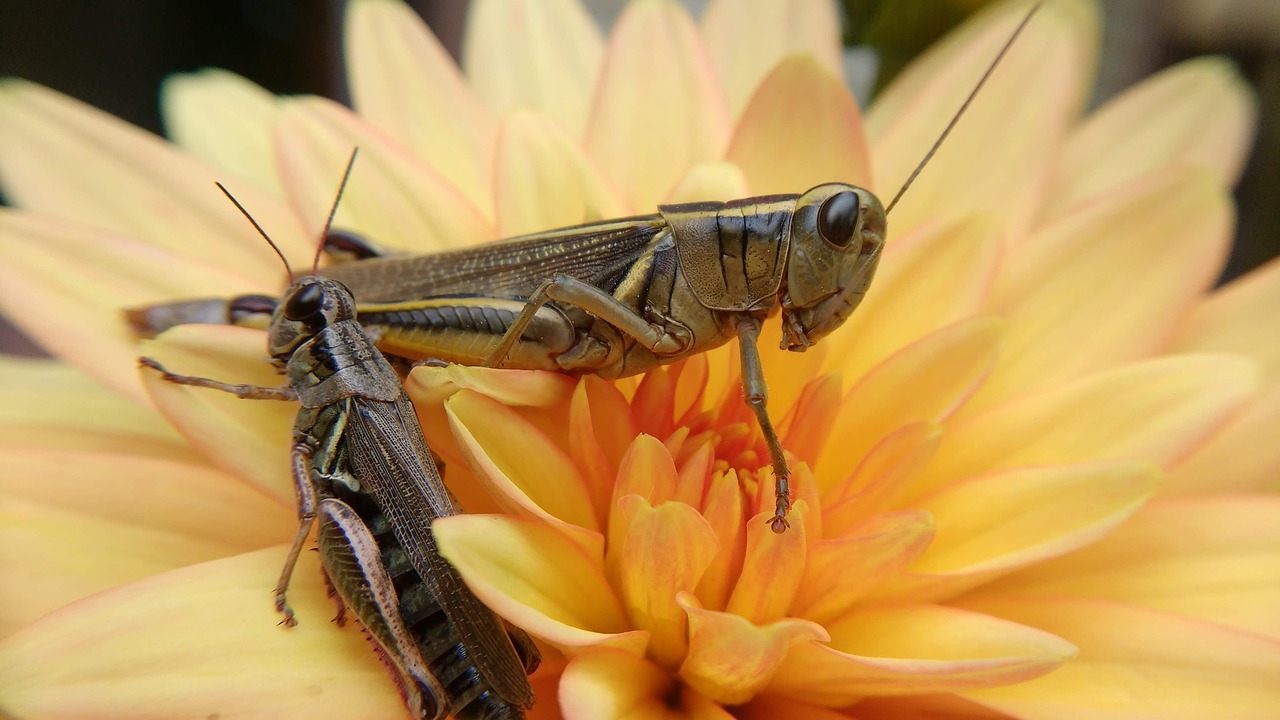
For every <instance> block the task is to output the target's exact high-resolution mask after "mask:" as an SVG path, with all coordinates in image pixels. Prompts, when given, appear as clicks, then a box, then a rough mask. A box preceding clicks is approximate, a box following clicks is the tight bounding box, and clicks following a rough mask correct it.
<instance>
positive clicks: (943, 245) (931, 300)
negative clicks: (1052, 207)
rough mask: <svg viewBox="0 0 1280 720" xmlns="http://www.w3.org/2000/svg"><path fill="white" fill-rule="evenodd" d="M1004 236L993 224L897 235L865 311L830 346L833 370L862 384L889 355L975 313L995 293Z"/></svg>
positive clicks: (962, 223) (975, 222)
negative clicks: (870, 371)
mask: <svg viewBox="0 0 1280 720" xmlns="http://www.w3.org/2000/svg"><path fill="white" fill-rule="evenodd" d="M1002 240H1003V233H1002V230H1001V228H1000V226H999V225H998V224H997V223H995V222H993V221H992V220H991V219H989V218H981V217H973V218H966V219H963V220H958V221H956V222H951V223H936V224H930V225H928V226H925V227H921V228H919V229H918V230H917V231H915V232H912V233H909V234H907V235H895V236H894V237H892V238H891V240H890V242H889V245H888V246H887V247H886V248H885V251H884V258H883V260H882V262H881V263H880V269H879V270H878V271H877V272H876V279H875V282H874V283H873V284H872V286H871V290H870V292H868V293H867V297H866V299H865V300H863V302H862V305H861V306H860V307H859V308H858V310H857V311H856V312H854V313H853V315H852V316H851V317H850V318H849V319H848V320H847V321H846V322H845V324H844V327H843V328H841V329H839V330H838V331H836V332H834V333H833V334H832V336H831V337H830V338H829V339H827V340H826V341H825V343H824V344H825V345H827V346H828V347H829V351H830V352H829V355H828V357H829V358H830V362H829V364H828V367H831V368H839V369H840V370H841V371H842V372H844V373H845V374H846V376H848V377H850V378H857V377H860V376H862V374H863V373H865V372H867V371H868V370H870V369H871V368H872V367H873V366H875V364H876V363H879V362H881V361H882V360H884V359H885V358H887V357H889V355H890V354H892V353H894V352H896V351H898V350H900V349H901V348H903V347H905V346H906V345H908V344H910V343H912V342H915V341H916V340H918V339H920V338H922V337H924V336H925V335H927V334H929V333H931V332H933V331H934V330H937V329H938V328H941V327H943V326H945V325H949V324H951V323H953V322H956V321H957V320H961V319H964V318H967V317H971V316H972V315H974V314H976V313H977V312H978V310H979V309H980V308H981V307H982V305H983V303H984V302H985V300H986V297H987V294H988V293H989V292H990V291H991V282H992V279H993V278H994V277H995V273H996V265H997V262H998V261H999V259H1000V246H1001V242H1002Z"/></svg>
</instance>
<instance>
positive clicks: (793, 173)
mask: <svg viewBox="0 0 1280 720" xmlns="http://www.w3.org/2000/svg"><path fill="white" fill-rule="evenodd" d="M775 4H778V5H779V6H781V4H780V3H775ZM828 7H830V6H829V5H828ZM769 34H770V35H773V34H774V33H769ZM735 44H736V45H739V46H741V45H744V44H743V43H741V42H738V43H735ZM748 45H754V43H750V44H748ZM751 50H752V52H753V53H754V52H755V50H756V48H754V47H752V48H751ZM725 157H726V159H727V160H729V161H730V162H733V163H736V164H737V165H738V167H740V168H742V171H743V172H744V173H745V174H746V176H747V182H748V183H750V184H751V191H752V192H754V193H756V194H757V195H768V194H771V193H802V192H804V191H805V190H808V189H809V188H811V187H813V186H814V185H819V184H822V183H827V182H845V183H849V184H851V185H859V186H866V185H870V184H871V167H870V165H871V159H870V151H869V150H868V149H867V139H866V136H865V135H864V134H863V132H862V114H861V113H860V112H859V111H858V104H857V103H856V102H854V99H853V96H852V95H850V94H849V90H848V88H846V87H845V85H844V83H842V82H841V81H840V78H839V76H838V74H837V73H836V72H833V71H832V70H831V69H830V67H829V66H827V65H825V64H824V63H822V62H821V61H820V60H819V59H818V58H817V57H815V56H813V55H810V54H807V53H806V54H800V55H791V56H789V57H787V58H785V59H784V60H782V61H781V62H780V63H778V65H777V66H776V67H774V68H773V69H772V70H771V71H770V72H769V74H768V75H767V76H765V78H764V81H763V82H762V83H761V84H760V87H759V88H757V89H756V91H755V93H754V94H753V95H752V96H751V102H750V103H748V104H747V107H746V110H745V111H744V112H743V113H742V118H741V119H740V120H739V121H738V125H737V127H736V128H735V129H734V132H733V139H732V140H731V141H730V142H729V149H728V151H727V152H726V153H725Z"/></svg>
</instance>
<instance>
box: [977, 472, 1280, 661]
mask: <svg viewBox="0 0 1280 720" xmlns="http://www.w3.org/2000/svg"><path fill="white" fill-rule="evenodd" d="M1019 595H1021V596H1052V597H1060V598H1080V599H1086V600H1087V599H1100V600H1116V601H1120V602H1127V603H1135V604H1138V605H1142V606H1145V607H1149V608H1153V609H1156V610H1164V611H1168V612H1173V613H1179V614H1181V615H1186V616H1190V617H1196V618H1200V619H1202V620H1205V621H1208V622H1213V623H1217V624H1220V625H1225V626H1227V627H1234V628H1238V629H1240V630H1244V631H1247V632H1252V633H1256V634H1259V635H1265V636H1267V637H1271V638H1273V639H1280V614H1277V613H1276V611H1275V610H1276V608H1277V607H1280V500H1278V499H1277V498H1275V497H1274V496H1259V495H1254V496H1249V495H1239V496H1234V497H1220V498H1185V499H1182V498H1180V499H1171V500H1157V501H1155V502H1153V503H1151V504H1149V505H1147V506H1146V507H1144V508H1143V509H1142V510H1140V511H1139V512H1138V513H1137V514H1136V515H1134V516H1133V518H1132V519H1131V520H1129V522H1126V523H1125V524H1124V525H1121V526H1120V527H1119V528H1118V529H1117V530H1116V531H1115V532H1113V533H1111V534H1110V535H1108V536H1107V537H1105V538H1103V539H1102V540H1101V541H1099V542H1097V543H1095V544H1093V545H1090V546H1089V547H1087V548H1084V549H1082V550H1079V551H1077V552H1074V553H1071V554H1070V555H1066V556H1063V557H1060V558H1056V559H1052V560H1049V561H1047V562H1043V563H1039V564H1037V565H1034V566H1032V567H1029V568H1027V569H1025V570H1022V571H1020V572H1018V573H1016V574H1014V575H1010V576H1009V577H1007V578H1003V579H1001V580H998V581H996V582H994V583H992V584H990V585H986V586H984V587H983V588H982V589H981V590H980V591H979V593H978V594H977V596H976V597H977V598H993V599H999V598H1002V597H1010V596H1019Z"/></svg>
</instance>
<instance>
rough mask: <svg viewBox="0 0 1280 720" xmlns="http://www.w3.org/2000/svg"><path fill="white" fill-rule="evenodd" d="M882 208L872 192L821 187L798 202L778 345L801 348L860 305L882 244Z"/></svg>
mask: <svg viewBox="0 0 1280 720" xmlns="http://www.w3.org/2000/svg"><path fill="white" fill-rule="evenodd" d="M884 238H885V211H884V207H883V206H882V205H881V204H880V200H879V199H878V198H877V197H876V196H875V195H873V194H871V192H870V191H868V190H864V189H862V188H860V187H855V186H853V185H846V184H844V183H827V184H825V185H819V186H817V187H815V188H813V189H811V190H809V191H808V192H806V193H804V194H803V195H801V196H800V197H799V199H797V200H796V209H795V216H794V218H793V219H792V221H791V243H790V249H789V251H788V257H787V276H786V284H785V286H784V287H783V293H782V315H783V317H782V327H783V339H782V347H783V348H785V349H788V350H797V351H802V350H806V349H807V348H808V347H809V345H811V344H812V343H813V342H815V341H817V340H818V339H819V338H821V337H823V336H824V335H826V334H827V333H829V332H831V331H832V330H834V329H836V328H837V327H839V326H840V324H841V323H843V322H844V320H845V318H847V317H849V315H850V314H851V313H852V312H853V311H854V309H855V308H857V307H858V303H860V302H861V301H862V296H863V295H864V294H865V293H866V291H867V288H868V287H869V286H870V285H871V279H872V277H874V275H875V271H876V265H877V264H878V263H879V262H880V251H881V249H883V248H884Z"/></svg>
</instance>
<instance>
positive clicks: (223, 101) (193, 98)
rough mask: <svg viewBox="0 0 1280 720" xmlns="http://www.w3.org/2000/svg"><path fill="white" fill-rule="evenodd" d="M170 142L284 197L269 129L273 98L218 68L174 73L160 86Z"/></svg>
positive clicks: (274, 111) (273, 117) (274, 105)
mask: <svg viewBox="0 0 1280 720" xmlns="http://www.w3.org/2000/svg"><path fill="white" fill-rule="evenodd" d="M160 111H161V113H162V114H163V115H164V127H165V131H166V134H167V135H168V136H169V139H170V140H172V141H173V142H175V143H177V144H178V145H180V146H181V147H182V149H183V150H185V151H187V152H189V153H191V154H192V155H194V156H195V157H197V158H200V159H201V160H203V161H204V162H206V163H208V164H209V165H211V166H213V167H217V168H221V169H223V170H226V171H227V172H230V173H233V174H234V175H236V176H237V177H241V178H244V179H246V180H250V181H252V182H254V183H257V185H258V187H260V188H262V189H263V190H268V191H272V192H275V193H277V194H280V195H281V196H283V192H284V183H283V182H282V181H281V179H280V173H279V171H278V170H277V168H276V157H275V150H274V148H273V147H272V143H271V128H272V126H273V125H275V122H276V118H277V116H278V114H279V106H278V104H277V103H276V97H275V96H274V95H272V94H271V93H269V92H267V91H266V90H264V89H263V88H262V87H260V86H258V85H257V84H255V83H253V82H252V81H250V80H246V79H245V78H242V77H240V76H239V75H237V74H235V73H233V72H230V71H228V70H223V69H221V68H204V69H203V70H199V71H197V72H193V73H176V74H173V75H170V76H169V77H167V78H165V79H164V83H163V84H162V85H161V86H160Z"/></svg>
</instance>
